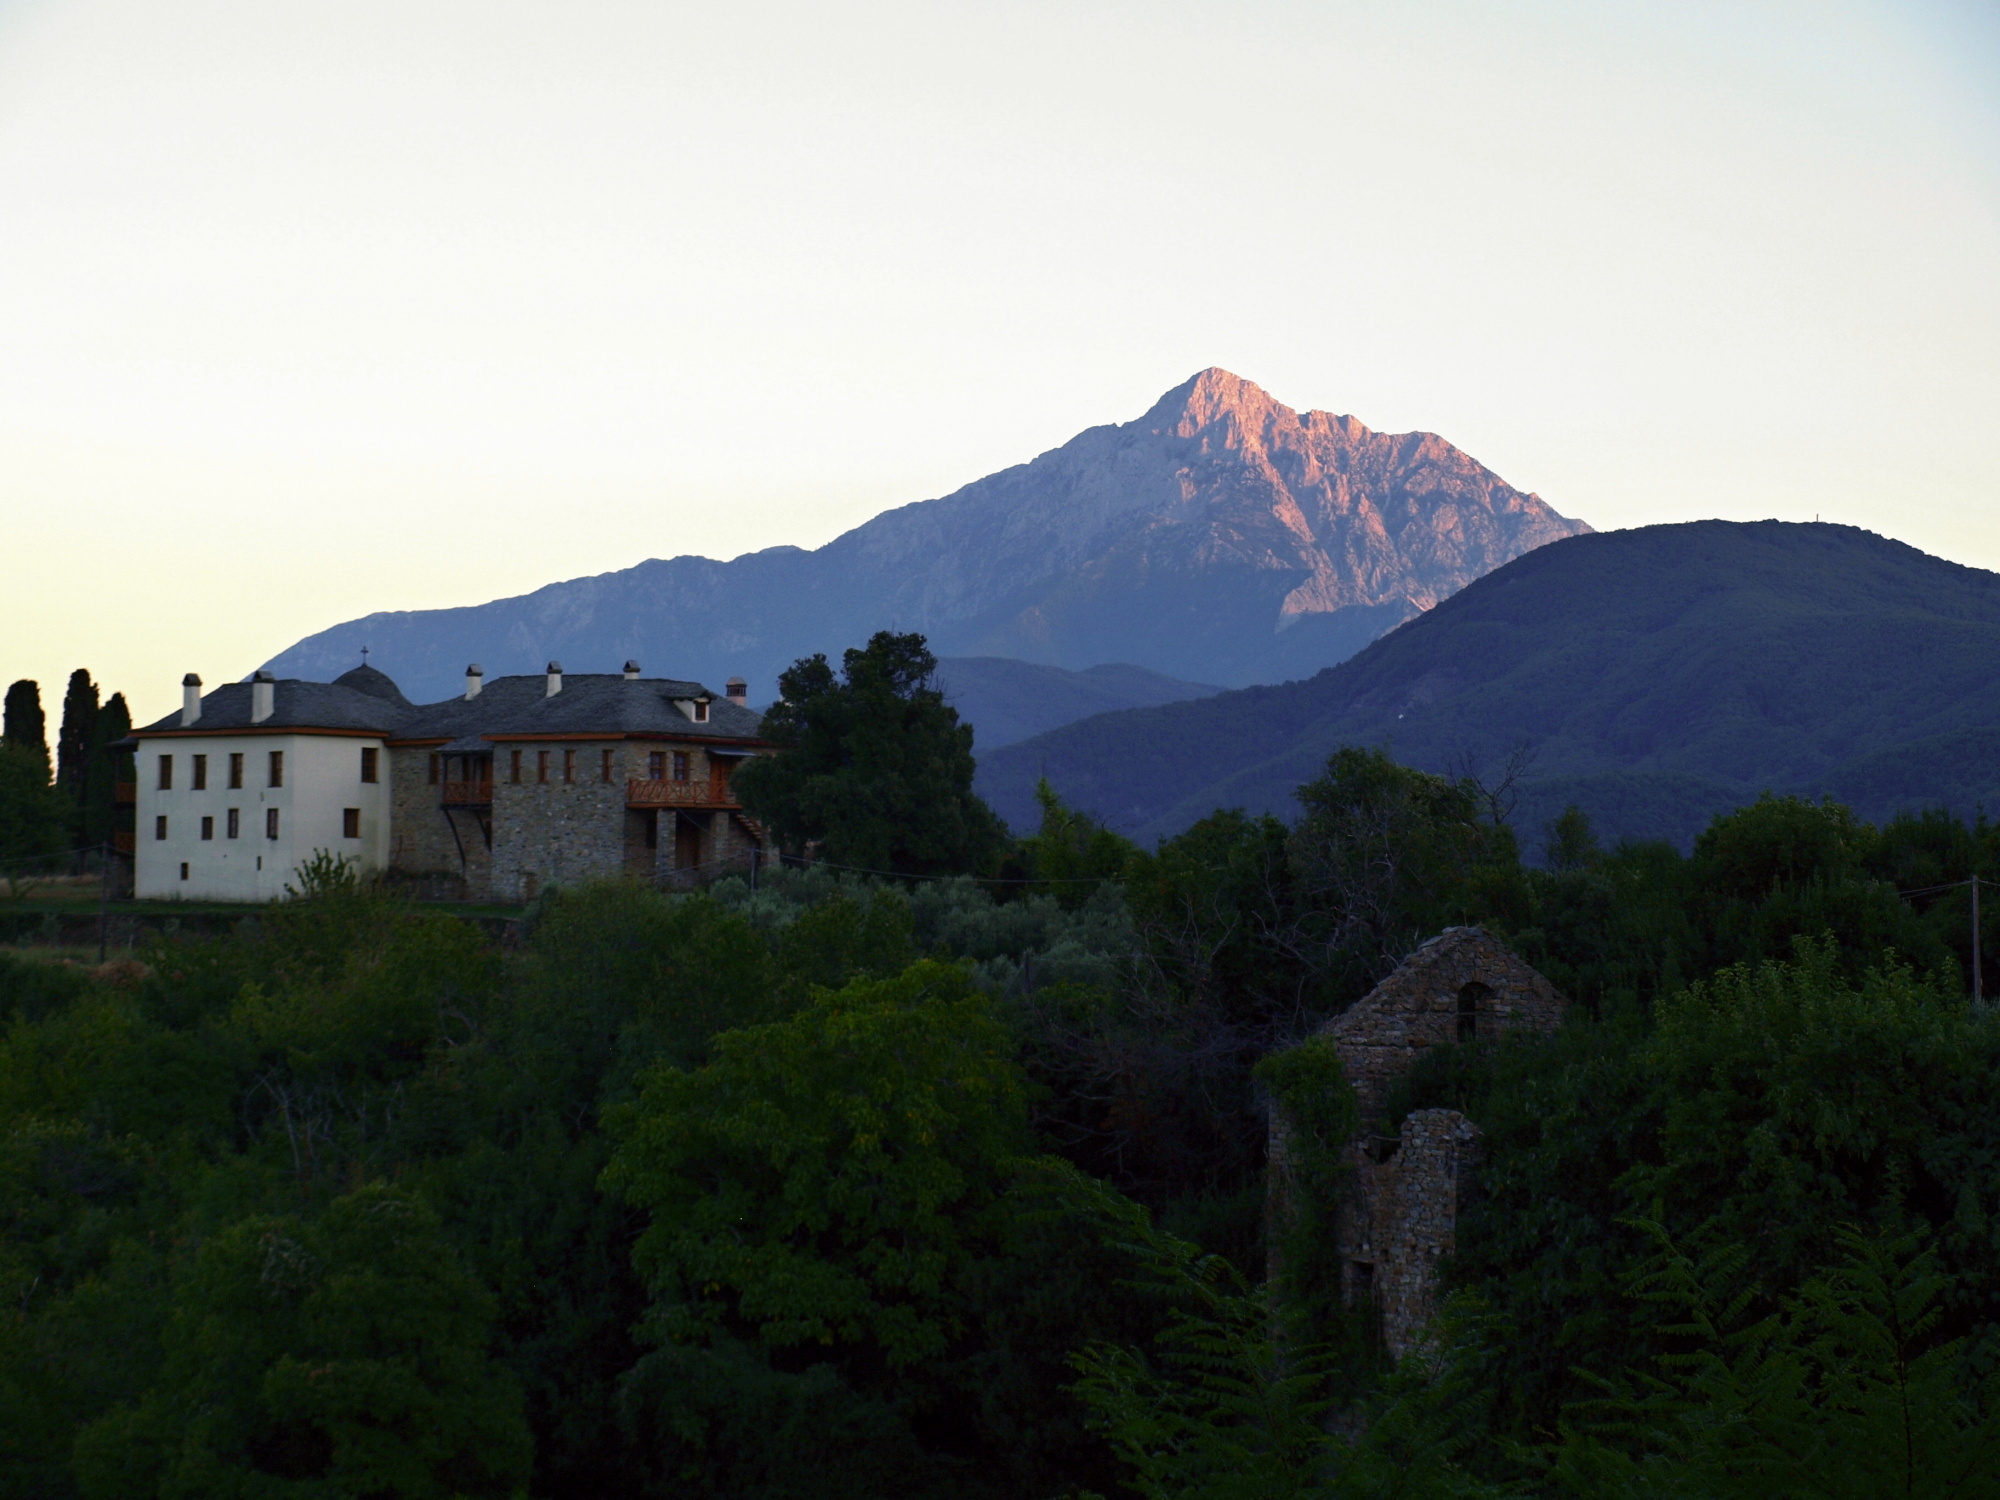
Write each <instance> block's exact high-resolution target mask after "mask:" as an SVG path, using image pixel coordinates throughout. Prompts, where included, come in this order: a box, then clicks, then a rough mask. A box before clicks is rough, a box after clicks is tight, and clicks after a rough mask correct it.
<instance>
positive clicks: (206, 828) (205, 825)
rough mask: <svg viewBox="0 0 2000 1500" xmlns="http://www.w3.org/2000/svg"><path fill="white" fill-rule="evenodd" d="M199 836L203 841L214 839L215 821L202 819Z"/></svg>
mask: <svg viewBox="0 0 2000 1500" xmlns="http://www.w3.org/2000/svg"><path fill="white" fill-rule="evenodd" d="M201 836H202V838H203V839H212V838H214V837H215V819H213V818H203V819H202V820H201Z"/></svg>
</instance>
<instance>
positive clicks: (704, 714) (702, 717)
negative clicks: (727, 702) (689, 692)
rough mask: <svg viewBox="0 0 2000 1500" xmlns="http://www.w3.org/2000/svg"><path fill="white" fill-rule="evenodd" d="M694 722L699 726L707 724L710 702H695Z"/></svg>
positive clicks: (703, 699) (700, 699)
mask: <svg viewBox="0 0 2000 1500" xmlns="http://www.w3.org/2000/svg"><path fill="white" fill-rule="evenodd" d="M694 721H695V723H697V724H706V723H707V722H708V700H707V699H706V698H697V699H695V700H694Z"/></svg>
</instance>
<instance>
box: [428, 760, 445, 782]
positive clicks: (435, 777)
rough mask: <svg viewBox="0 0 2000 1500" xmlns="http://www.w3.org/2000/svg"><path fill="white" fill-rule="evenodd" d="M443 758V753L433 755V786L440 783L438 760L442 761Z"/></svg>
mask: <svg viewBox="0 0 2000 1500" xmlns="http://www.w3.org/2000/svg"><path fill="white" fill-rule="evenodd" d="M443 759H444V757H443V756H442V755H433V756H432V757H431V785H432V786H436V785H437V784H438V771H439V766H438V762H440V761H441V760H443Z"/></svg>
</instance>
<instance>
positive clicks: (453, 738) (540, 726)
mask: <svg viewBox="0 0 2000 1500" xmlns="http://www.w3.org/2000/svg"><path fill="white" fill-rule="evenodd" d="M273 697H274V703H275V706H274V710H273V712H272V714H271V717H270V718H268V719H265V720H264V721H263V722H262V723H260V724H255V725H253V724H252V723H251V722H250V684H249V683H247V682H230V683H225V684H223V685H222V686H221V687H219V688H217V689H215V691H214V692H212V693H206V694H204V695H203V696H202V700H201V718H200V719H198V720H197V721H196V722H195V724H194V725H193V728H192V731H191V732H193V733H196V734H228V733H231V732H234V731H239V730H247V729H252V728H254V729H258V730H273V729H295V730H312V729H345V730H359V731H364V732H372V733H375V734H380V735H383V736H384V737H386V738H389V739H396V740H433V741H436V740H443V741H446V742H447V744H446V746H445V749H446V750H447V752H448V753H451V754H469V753H474V752H478V751H484V750H488V749H490V748H491V741H492V740H493V739H509V738H516V737H522V736H529V735H573V736H575V737H576V738H578V739H589V738H597V737H602V736H605V735H613V734H641V735H658V736H659V737H660V738H662V739H681V740H686V739H693V740H717V741H727V740H750V739H756V738H757V737H758V734H759V732H760V730H761V728H762V726H763V716H762V715H761V714H756V713H753V712H751V711H750V710H749V709H747V708H739V707H738V706H737V705H736V704H734V703H731V702H730V701H729V700H728V699H727V698H723V697H720V696H718V695H716V694H715V693H712V692H710V691H709V689H707V688H706V687H703V686H702V685H701V684H700V683H698V682H687V681H682V680H680V679H678V678H671V677H641V678H636V679H633V678H627V677H625V676H623V675H622V674H620V673H612V672H604V673H590V672H578V673H569V674H566V675H565V676H564V678H563V686H562V691H561V692H560V693H557V694H556V695H555V696H554V697H549V696H548V684H547V679H546V678H545V677H543V676H542V675H540V674H536V675H534V676H522V677H500V678H496V679H494V680H493V681H492V682H490V683H488V684H487V685H486V687H485V689H484V691H482V692H481V693H480V695H479V696H478V697H477V698H447V699H445V700H444V701H443V702H441V703H427V704H423V705H415V704H412V703H411V702H410V701H409V700H408V699H406V698H405V697H404V696H403V694H402V690H401V689H400V688H398V687H397V686H396V684H395V682H394V681H393V680H392V679H391V678H390V677H389V676H388V675H387V674H386V673H383V672H379V671H377V670H376V669H375V668H373V667H356V668H355V669H354V670H353V671H351V672H346V673H343V674H342V675H341V676H340V677H338V678H336V679H335V680H334V681H332V682H304V681H301V680H300V679H298V678H295V677H287V678H282V679H280V680H279V681H278V682H277V683H276V684H274V694H273ZM688 698H707V699H709V700H710V702H709V719H708V722H707V723H706V724H697V723H695V722H694V721H693V720H692V719H690V718H688V716H687V715H686V714H684V713H682V712H681V711H680V709H678V708H677V707H675V706H674V700H675V699H688ZM180 727H181V716H180V714H179V713H178V712H175V713H171V714H169V715H167V716H166V717H165V718H164V719H160V720H158V721H156V722H154V723H152V724H148V725H146V726H145V727H144V728H143V729H140V730H138V731H136V732H137V733H139V734H142V735H147V734H167V733H173V732H175V731H178V730H179V729H180Z"/></svg>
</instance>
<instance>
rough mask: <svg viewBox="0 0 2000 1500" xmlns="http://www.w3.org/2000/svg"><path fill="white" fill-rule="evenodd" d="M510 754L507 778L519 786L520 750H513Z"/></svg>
mask: <svg viewBox="0 0 2000 1500" xmlns="http://www.w3.org/2000/svg"><path fill="white" fill-rule="evenodd" d="M512 756H513V758H512V759H511V760H510V761H509V762H508V765H507V773H508V774H507V779H508V780H509V781H511V782H512V783H513V784H514V785H515V786H519V785H520V784H521V752H520V751H518V750H516V751H513V752H512Z"/></svg>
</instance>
